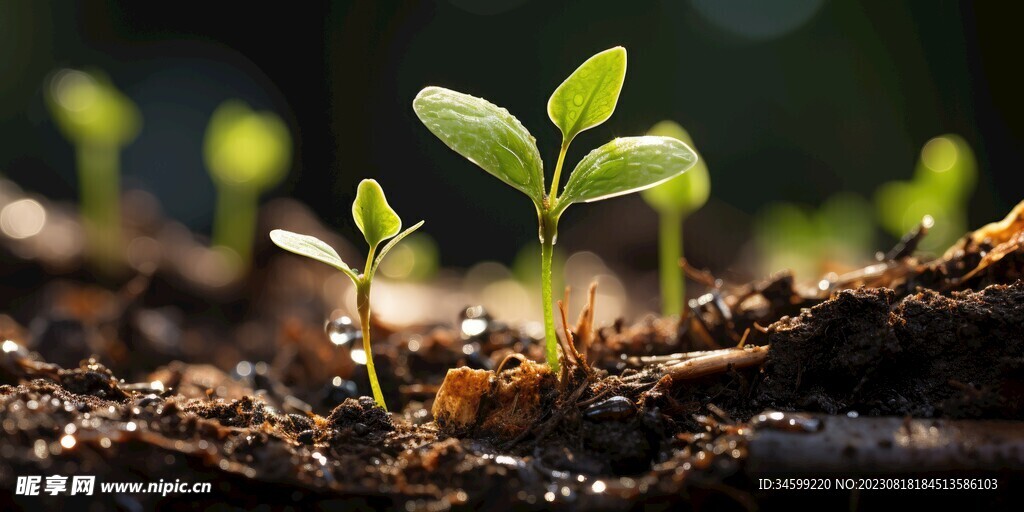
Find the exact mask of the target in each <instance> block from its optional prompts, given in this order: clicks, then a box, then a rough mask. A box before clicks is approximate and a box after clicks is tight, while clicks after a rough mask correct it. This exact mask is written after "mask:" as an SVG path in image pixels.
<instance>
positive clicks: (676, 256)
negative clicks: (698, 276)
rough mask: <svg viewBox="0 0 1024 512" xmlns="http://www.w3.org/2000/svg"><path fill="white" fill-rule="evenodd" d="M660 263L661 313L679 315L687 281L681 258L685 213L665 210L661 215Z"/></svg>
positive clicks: (659, 237) (659, 235) (659, 236)
mask: <svg viewBox="0 0 1024 512" xmlns="http://www.w3.org/2000/svg"><path fill="white" fill-rule="evenodd" d="M660 218H661V220H660V223H659V228H658V229H659V234H658V260H659V261H658V263H659V265H660V274H661V313H662V314H663V315H665V316H672V315H678V314H679V313H680V312H681V311H682V310H683V300H684V298H685V296H686V283H684V282H683V272H682V269H681V268H680V267H679V260H680V259H681V258H682V256H683V214H682V213H680V212H664V213H662V214H661V215H660Z"/></svg>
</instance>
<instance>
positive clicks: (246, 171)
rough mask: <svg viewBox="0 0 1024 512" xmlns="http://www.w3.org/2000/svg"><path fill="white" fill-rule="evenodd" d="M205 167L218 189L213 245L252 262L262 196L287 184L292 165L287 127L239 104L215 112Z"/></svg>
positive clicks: (208, 134) (245, 263)
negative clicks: (286, 177)
mask: <svg viewBox="0 0 1024 512" xmlns="http://www.w3.org/2000/svg"><path fill="white" fill-rule="evenodd" d="M203 157H204V159H205V161H206V167H207V168H208V169H209V171H210V175H211V176H212V177H213V181H214V184H215V185H216V187H217V207H216V211H215V213H214V221H213V236H212V238H213V245H214V247H219V248H223V249H228V250H230V251H231V252H233V253H234V255H236V256H237V257H238V261H239V262H240V269H246V268H248V266H249V264H250V261H251V259H252V242H253V236H254V234H255V231H256V214H257V206H258V202H259V196H260V194H261V193H263V192H264V191H266V190H268V189H270V188H272V187H274V186H275V185H277V184H278V183H280V182H281V180H282V179H284V177H285V175H286V173H287V171H288V168H289V167H290V166H291V159H292V140H291V135H290V133H289V132H288V127H287V126H285V124H284V121H282V120H281V118H280V117H278V116H277V115H275V114H273V113H271V112H256V111H253V110H252V109H251V108H249V106H248V105H246V104H245V103H242V102H240V101H236V100H230V101H227V102H224V103H223V104H221V105H220V106H219V107H217V109H216V110H215V111H214V112H213V116H212V117H211V118H210V124H209V125H208V126H207V128H206V136H205V140H204V141H203Z"/></svg>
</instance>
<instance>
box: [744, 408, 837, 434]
mask: <svg viewBox="0 0 1024 512" xmlns="http://www.w3.org/2000/svg"><path fill="white" fill-rule="evenodd" d="M750 423H751V424H752V425H754V426H755V427H759V428H771V429H776V430H785V431H789V432H817V431H819V430H821V429H822V427H823V426H824V424H823V423H822V421H821V420H820V419H818V418H815V417H812V416H809V415H806V414H800V413H783V412H778V411H769V412H763V413H761V414H758V415H757V416H756V417H755V418H754V419H753V420H752V421H751V422H750Z"/></svg>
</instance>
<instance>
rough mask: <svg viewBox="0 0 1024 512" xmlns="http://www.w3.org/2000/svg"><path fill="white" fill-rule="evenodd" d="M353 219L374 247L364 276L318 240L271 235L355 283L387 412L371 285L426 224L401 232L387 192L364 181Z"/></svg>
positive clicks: (373, 377) (376, 394)
mask: <svg viewBox="0 0 1024 512" xmlns="http://www.w3.org/2000/svg"><path fill="white" fill-rule="evenodd" d="M352 219H353V220H355V222H356V226H358V227H359V231H362V233H363V237H364V238H366V243H367V244H368V245H369V246H370V252H369V253H368V255H367V256H366V269H365V270H364V271H363V272H362V273H360V272H359V271H358V270H355V269H353V268H351V267H349V266H348V265H346V264H345V262H344V261H342V260H341V257H340V256H338V253H337V251H335V250H334V248H332V247H331V246H330V245H327V244H326V243H324V242H323V241H321V240H319V239H318V238H316V237H313V236H309V235H300V234H298V233H292V232H291V231H285V230H283V229H275V230H273V231H271V232H270V239H271V240H273V241H274V243H275V244H277V246H278V247H280V248H282V249H284V250H286V251H291V252H293V253H295V254H298V255H300V256H305V257H307V258H311V259H314V260H317V261H320V262H323V263H326V264H328V265H330V266H332V267H334V268H336V269H338V270H340V271H341V272H342V273H344V274H345V275H346V276H348V277H349V279H351V280H352V282H353V283H355V285H356V309H357V310H358V312H359V320H360V326H361V327H362V332H363V351H364V352H365V353H366V370H367V372H368V373H369V375H370V387H371V388H372V389H373V398H374V400H376V401H377V404H378V405H380V406H381V407H383V408H384V409H385V410H387V408H388V407H387V405H386V404H385V403H384V395H383V394H382V393H381V392H380V384H379V383H378V381H377V372H376V371H375V370H374V368H373V353H372V352H371V351H370V285H371V284H372V283H373V274H374V272H376V271H377V267H378V266H379V265H380V262H381V260H383V259H384V256H385V255H386V254H387V253H388V251H390V250H391V249H392V248H394V247H395V245H396V244H398V242H400V241H401V240H402V239H403V238H405V237H407V236H409V234H410V233H412V232H413V231H416V230H417V229H419V228H420V226H422V225H423V221H420V222H418V223H416V224H415V225H413V226H412V227H411V228H409V229H407V230H405V231H401V230H402V219H401V218H399V217H398V214H397V213H395V210H393V209H391V206H390V205H388V201H387V199H386V198H385V197H384V190H383V189H381V188H380V185H379V184H377V182H376V181H374V180H363V181H362V182H360V183H359V188H358V189H357V190H356V200H355V201H354V202H353V203H352ZM389 238H390V239H391V241H389V242H388V243H387V244H385V245H384V247H382V248H381V249H380V253H377V247H378V246H379V245H380V243H381V242H383V241H385V240H387V239H389ZM374 255H376V256H374Z"/></svg>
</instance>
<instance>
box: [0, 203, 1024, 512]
mask: <svg viewBox="0 0 1024 512" xmlns="http://www.w3.org/2000/svg"><path fill="white" fill-rule="evenodd" d="M1016 213H1019V212H1015V214H1016ZM1012 217H1013V215H1011V218H1008V221H1004V223H1006V225H1004V226H1002V227H1001V228H999V227H998V226H996V227H993V226H987V227H986V228H983V229H982V230H979V231H978V232H975V233H972V234H969V235H968V236H967V237H965V239H964V240H963V241H962V242H961V243H960V244H958V246H957V247H955V248H954V249H951V251H950V252H949V253H947V254H946V255H945V256H944V257H943V258H940V259H938V260H935V261H933V262H919V261H917V260H915V259H914V258H912V257H911V256H910V254H912V252H913V251H912V248H911V250H899V251H896V252H895V253H891V256H892V258H890V259H888V260H885V261H882V262H879V263H878V264H876V265H873V266H871V267H868V268H866V269H865V270H864V271H862V272H859V273H855V274H853V275H849V276H840V279H837V280H836V281H834V282H833V283H832V284H831V286H830V287H829V289H827V290H825V291H821V290H811V291H805V290H800V289H798V288H797V287H796V286H795V285H794V280H793V278H792V277H791V276H789V275H787V274H780V275H778V276H775V277H774V278H772V279H770V280H768V281H765V282H758V283H750V284H741V285H730V284H728V283H721V282H720V281H716V280H715V279H714V278H713V277H711V276H706V275H702V274H700V273H697V272H696V271H693V270H692V269H691V275H692V277H693V278H694V279H695V280H697V281H698V282H703V283H705V286H706V289H707V293H706V295H704V296H702V297H701V298H700V299H698V300H696V301H693V302H692V303H691V305H690V307H689V308H688V309H687V311H686V312H685V314H684V315H683V318H682V319H681V320H680V319H673V318H655V317H649V318H645V319H641V320H640V321H638V322H637V323H635V324H632V325H629V324H626V323H625V322H618V323H616V324H614V325H611V326H605V327H600V328H597V329H592V328H591V327H589V325H588V324H587V323H586V322H581V323H580V324H579V325H577V326H576V328H575V329H573V332H572V338H573V340H574V341H575V343H574V344H572V345H566V346H565V347H564V350H563V351H564V352H565V351H566V350H565V349H568V350H569V351H575V349H576V348H577V347H579V348H580V352H581V353H580V354H578V355H577V356H574V357H569V355H567V356H566V358H565V359H563V368H564V371H563V373H562V374H561V375H559V376H557V377H556V376H555V375H553V374H552V373H551V372H550V371H549V370H548V369H547V367H546V366H545V365H541V364H537V363H534V362H532V360H537V359H540V357H539V354H540V350H539V347H540V342H539V341H538V340H535V339H532V338H530V337H529V336H527V335H525V334H523V333H521V332H519V331H518V330H517V329H516V328H515V327H514V326H508V325H503V324H501V323H500V322H499V321H497V320H495V319H491V318H488V317H486V313H482V312H481V311H480V310H478V309H475V308H474V309H473V311H472V312H470V313H467V314H471V315H473V316H475V317H477V318H484V319H486V320H487V325H488V328H487V329H486V330H485V331H484V332H482V333H480V334H476V335H472V336H470V335H468V334H466V333H464V332H460V331H458V330H452V329H449V328H446V327H444V326H420V327H416V328H412V329H409V330H404V331H398V330H395V329H394V328H391V327H389V326H385V325H379V324H378V325H375V326H374V332H375V343H376V344H377V345H379V346H377V347H375V349H374V350H375V361H377V366H378V372H380V374H381V376H382V385H383V387H384V390H385V394H386V396H387V398H388V402H389V404H391V405H392V406H393V407H395V408H396V409H395V412H392V413H390V414H389V413H386V412H385V411H383V410H382V409H380V408H378V407H376V406H375V405H374V403H373V401H372V400H371V399H369V398H366V397H364V396H361V395H363V394H366V391H368V390H366V389H365V388H364V387H363V386H364V384H362V383H365V382H366V377H365V368H364V367H362V366H360V365H356V364H354V363H353V362H352V360H351V359H350V358H348V357H347V348H346V347H342V348H338V347H335V346H333V345H331V344H330V342H328V341H327V340H326V336H325V335H324V333H323V330H322V328H321V326H322V324H321V323H320V322H321V321H322V320H321V319H322V318H325V317H327V316H328V315H329V314H330V312H329V311H325V309H326V308H325V307H324V305H323V304H322V303H320V302H318V301H317V300H316V297H317V293H319V290H320V286H319V282H321V281H318V280H317V279H311V280H306V281H303V280H295V281H294V282H295V283H298V284H297V285H296V286H292V287H287V289H284V288H274V286H273V284H272V283H274V282H276V281H275V280H274V279H273V278H272V276H279V275H281V274H282V273H283V274H288V273H290V272H306V271H307V270H306V268H307V267H305V266H300V265H305V263H297V261H298V260H295V259H288V260H280V261H278V260H275V261H271V262H263V263H260V264H258V265H259V266H260V267H261V268H262V267H266V268H269V269H272V271H268V272H267V273H266V274H263V275H260V276H257V277H254V279H253V281H252V282H251V283H248V284H245V285H244V286H242V287H241V288H240V289H242V290H247V291H246V292H244V293H250V292H251V293H253V294H254V296H257V297H260V299H259V301H258V303H256V302H257V301H254V302H253V303H245V301H244V298H238V296H235V298H217V296H214V295H206V294H204V293H203V292H202V291H201V290H202V288H201V287H199V288H197V287H192V286H189V285H181V284H180V283H178V284H176V285H175V284H174V283H176V282H177V281H175V279H174V278H171V277H167V276H163V277H161V276H162V274H161V272H160V271H156V272H154V273H150V274H148V275H144V276H142V277H138V276H136V277H132V278H129V279H127V280H125V281H124V282H122V283H121V284H120V285H119V286H120V288H119V291H118V292H116V293H112V292H107V291H104V290H103V289H101V288H99V287H96V286H91V285H82V284H80V282H79V279H80V278H81V276H78V277H74V276H72V277H69V280H67V281H65V282H61V283H46V282H41V283H39V284H38V288H39V291H38V292H36V293H35V294H34V295H32V296H31V297H29V298H22V300H21V302H19V304H21V306H19V307H17V308H14V309H15V310H13V311H12V313H13V314H12V316H10V317H0V336H2V337H3V339H4V348H3V352H2V353H0V428H2V430H3V433H2V434H0V508H3V509H17V508H24V509H37V508H40V507H41V508H44V509H49V508H57V507H61V508H67V509H78V508H79V507H80V506H81V505H82V504H83V503H84V501H82V499H81V498H78V497H71V496H66V495H61V496H37V497H22V496H14V481H15V479H16V477H17V476H24V475H51V474H63V475H96V476H97V482H98V483H97V485H99V483H100V482H119V481H123V482H155V481H159V480H160V479H163V480H164V481H175V480H181V481H186V482H212V483H213V492H211V493H209V494H171V495H168V496H160V495H157V494H119V495H117V494H105V495H104V494H97V495H95V496H93V500H92V501H90V502H89V503H90V504H92V505H93V506H94V507H96V509H120V510H140V509H151V508H156V507H158V506H159V507H166V508H187V509H194V510H205V509H207V508H208V507H214V508H216V509H236V508H237V509H251V508H254V507H256V506H258V505H269V506H270V507H272V508H290V509H292V510H320V509H341V508H346V509H347V508H352V509H360V508H361V509H381V508H393V509H400V510H419V509H424V510H445V509H451V508H456V509H485V510H508V509H514V510H530V509H536V510H542V509H548V508H551V507H560V508H572V509H579V510H628V509H639V508H646V509H675V508H693V509H722V508H724V509H753V508H756V507H757V506H758V505H762V506H766V507H768V508H776V507H778V508H781V507H784V506H787V505H788V504H789V501H787V500H785V499H780V498H779V495H777V494H772V493H765V492H761V491H758V490H757V487H756V486H757V482H758V479H759V478H763V477H765V476H766V475H768V476H770V475H773V473H779V472H783V473H785V474H797V475H800V476H804V477H806V476H826V475H824V474H823V473H822V471H835V472H837V473H836V474H835V475H834V476H844V477H845V476H853V475H865V474H867V475H884V476H944V475H953V476H970V477H981V476H993V477H996V478H999V479H1000V482H1001V485H1002V487H1000V490H999V491H998V492H997V491H993V492H988V493H985V494H984V495H982V496H979V495H967V494H962V493H961V494H960V495H957V496H953V497H950V496H945V495H942V494H934V493H933V494H930V495H917V498H919V499H918V502H917V503H918V504H919V505H920V504H922V503H926V500H925V498H928V499H935V500H939V501H937V503H940V504H944V505H949V504H955V503H956V500H957V499H969V500H970V501H968V503H969V504H971V505H975V506H978V505H985V504H988V505H991V506H996V507H1003V506H1006V505H1007V504H1009V503H1013V501H1012V499H1016V498H1018V496H1017V494H1018V493H1019V491H1016V489H1022V488H1024V486H1021V485H1020V484H1021V483H1024V482H1022V480H1024V479H1022V478H1021V475H1022V474H1024V440H1022V438H1024V434H1019V435H1018V433H1021V432H1024V429H1022V428H1020V426H1021V425H1024V423H1018V422H1020V421H1022V420H1024V400H1022V398H1024V396H1022V395H1024V283H1022V282H1020V281H1018V279H1019V278H1020V277H1021V271H1022V269H1024V249H1022V244H1024V235H1022V234H1021V230H1020V229H1019V228H1020V226H1018V225H1017V224H1016V223H1015V222H1016V221H1015V220H1014V218H1012ZM1011 221H1012V222H1011ZM299 230H300V231H301V230H302V229H299ZM911 243H912V241H911ZM21 264H22V265H23V267H26V268H30V267H31V265H30V264H28V263H21ZM313 268H314V267H309V269H313ZM315 268H317V269H318V268H319V267H315ZM309 272H317V270H309ZM310 275H314V276H316V275H317V274H310ZM304 282H306V283H308V284H306V285H304V284H302V283H304ZM172 285H173V289H174V291H173V292H172V291H169V288H171V287H172ZM12 290H13V288H12ZM12 290H8V291H10V292H11V293H13V291H12ZM197 290H198V291H197ZM254 290H258V291H254ZM972 290H977V291H972ZM183 297H191V298H188V299H187V300H186V299H184V298H183ZM204 300H205V301H209V302H210V303H211V307H212V308H213V309H218V308H219V309H220V310H221V317H220V322H219V323H218V322H217V321H216V320H217V319H216V315H211V316H203V314H202V313H199V312H198V311H199V309H200V308H196V311H197V313H196V314H195V315H193V314H191V313H188V311H189V309H188V308H189V306H176V303H177V302H178V301H183V302H184V303H188V302H189V301H195V302H196V303H198V302H199V301H204ZM193 306H194V304H193ZM596 307H600V304H596ZM232 315H237V317H238V318H239V320H237V322H238V324H239V325H238V326H230V325H229V326H225V325H223V323H224V318H232ZM26 325H27V327H26ZM411 341H415V347H416V348H415V349H412V344H411ZM738 343H745V344H747V345H748V346H751V345H768V346H769V347H770V348H769V349H767V351H766V352H767V357H766V359H765V360H764V364H763V365H760V364H759V365H754V366H749V367H747V366H744V367H742V368H741V367H739V366H736V365H732V364H723V365H722V366H721V367H720V368H718V369H717V370H716V371H713V372H710V373H703V374H701V375H702V376H700V377H697V378H686V379H685V380H684V379H683V378H677V379H674V378H673V377H672V375H676V376H678V375H680V374H679V373H673V368H678V367H677V366H673V363H678V362H679V361H682V360H683V359H686V358H688V357H691V356H688V355H680V354H679V353H680V352H691V351H708V350H721V349H728V348H730V347H734V346H736V345H737V344H738ZM763 350H764V349H763V348H762V351H763ZM726 352H729V353H736V352H737V351H734V350H726ZM740 352H742V351H740ZM715 353H716V354H721V353H722V352H715ZM510 354H513V355H514V354H524V355H525V356H526V357H516V356H510ZM566 354H569V352H566ZM90 356H92V357H93V358H90ZM659 356H660V357H659ZM83 359H84V361H82V362H81V363H78V362H77V361H79V360H83ZM531 359H532V360H531ZM55 362H59V363H61V364H60V365H57V364H54V363H55ZM463 365H465V366H467V367H468V368H466V369H462V370H458V371H456V372H454V373H453V375H459V376H461V377H462V378H465V379H467V380H466V382H467V383H473V382H475V383H476V384H474V385H465V386H462V387H461V388H458V389H456V388H454V387H452V388H446V386H449V385H451V384H452V382H446V381H445V376H446V373H447V372H448V370H449V369H452V368H457V367H460V366H463ZM470 368H473V369H476V370H473V369H470ZM442 383H444V384H442ZM439 389H441V392H440V393H439V392H438V390H439ZM435 394H436V395H437V397H438V398H437V403H435ZM445 395H447V396H448V398H447V399H442V397H443V396H445ZM446 407H450V409H445V408H446ZM766 409H772V410H775V411H781V412H777V413H763V414H762V412H763V411H764V410H766ZM432 411H433V412H432ZM439 411H440V412H439ZM444 411H449V412H450V413H451V414H448V413H444V414H441V413H443V412H444ZM452 411H456V412H464V413H465V414H462V415H461V416H460V415H458V414H456V412H452ZM806 413H820V414H819V415H816V416H807V415H805V414H806ZM434 414H439V416H438V417H437V421H436V422H435V421H434V419H435V418H434ZM858 425H860V426H858ZM790 436H796V437H790ZM780 446H781V447H783V448H781V449H780V448H779V447H780ZM786 447H792V449H787V448H786ZM823 447H824V448H823ZM832 447H837V448H836V449H835V450H831V448H832ZM801 450H805V451H804V452H801ZM875 451H878V452H877V453H875ZM812 452H813V453H816V454H819V455H820V456H817V457H810V456H808V455H807V454H808V453H812ZM950 453H955V454H956V457H953V456H950V455H949V454H950ZM883 455H884V456H883ZM902 460H908V461H909V460H915V461H926V462H927V461H932V462H933V463H934V465H932V466H928V465H927V464H924V463H922V464H919V465H913V464H898V463H897V462H894V461H902ZM872 461H875V462H872ZM879 461H889V462H884V463H883V462H879ZM822 468H831V469H822ZM801 470H803V471H813V472H812V473H809V474H808V473H804V474H802V475H801V474H800V471H801ZM791 496H792V497H799V498H801V499H804V500H807V499H808V498H810V496H807V495H791ZM929 497H930V498H929ZM818 498H821V499H822V500H824V501H823V503H826V504H828V505H832V506H842V507H844V508H857V507H868V506H872V505H881V504H885V503H887V499H886V497H885V495H884V494H879V495H875V494H870V493H851V492H844V493H838V494H837V493H827V494H821V495H819V496H818ZM826 498H827V499H826ZM828 500H833V501H828ZM922 500H925V501H922Z"/></svg>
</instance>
